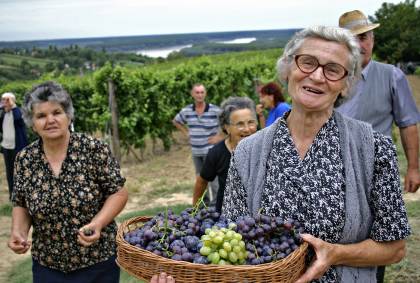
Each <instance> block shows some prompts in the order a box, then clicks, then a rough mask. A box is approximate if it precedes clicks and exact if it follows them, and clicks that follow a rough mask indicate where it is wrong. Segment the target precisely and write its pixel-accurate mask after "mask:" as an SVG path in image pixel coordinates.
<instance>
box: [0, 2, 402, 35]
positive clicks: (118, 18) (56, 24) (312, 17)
mask: <svg viewBox="0 0 420 283" xmlns="http://www.w3.org/2000/svg"><path fill="white" fill-rule="evenodd" d="M383 2H384V1H380V0H370V1H364V0H354V1H337V2H331V1H329V0H318V1H317V2H316V3H314V2H313V1H312V0H300V1H297V2H293V1H278V0H261V1H258V2H256V1H254V0H231V1H221V0H200V1H195V0H176V1H174V0H172V1H169V0H154V1H138V0H90V1H86V0H73V1H71V2H68V1H64V0H18V1H15V0H1V1H0V8H1V9H0V27H1V28H0V39H1V40H2V41H4V42H15V41H39V40H59V39H83V38H103V37H123V36H148V35H170V34H192V33H209V32H228V31H253V30H255V31H258V30H284V29H293V28H296V27H298V28H305V27H308V26H311V25H329V26H337V25H338V18H339V16H340V15H341V14H342V13H344V12H346V11H350V10H355V9H359V10H362V11H363V13H365V14H366V15H367V16H372V15H374V13H375V12H376V11H377V10H378V9H379V8H380V7H381V5H382V3H383ZM385 2H387V3H394V4H396V3H400V2H401V1H385Z"/></svg>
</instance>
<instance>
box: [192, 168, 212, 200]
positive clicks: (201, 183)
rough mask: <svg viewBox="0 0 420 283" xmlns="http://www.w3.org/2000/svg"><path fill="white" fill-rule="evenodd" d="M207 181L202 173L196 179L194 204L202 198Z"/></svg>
mask: <svg viewBox="0 0 420 283" xmlns="http://www.w3.org/2000/svg"><path fill="white" fill-rule="evenodd" d="M208 183H209V182H207V181H206V180H204V179H203V178H202V177H201V176H200V175H198V176H197V178H196V179H195V186H194V194H193V206H194V205H195V204H196V203H197V201H198V200H199V199H200V198H201V196H202V195H203V194H204V192H205V191H206V188H207V184H208Z"/></svg>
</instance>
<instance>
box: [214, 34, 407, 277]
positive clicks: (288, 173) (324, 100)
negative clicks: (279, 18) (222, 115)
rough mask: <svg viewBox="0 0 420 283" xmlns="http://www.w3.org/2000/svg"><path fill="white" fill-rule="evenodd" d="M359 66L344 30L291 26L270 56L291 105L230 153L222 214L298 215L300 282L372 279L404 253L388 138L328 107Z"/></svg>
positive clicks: (402, 214) (403, 224) (402, 216)
mask: <svg viewBox="0 0 420 283" xmlns="http://www.w3.org/2000/svg"><path fill="white" fill-rule="evenodd" d="M360 70H361V67H360V49H359V46H358V43H357V41H356V39H355V38H354V36H353V35H352V34H351V33H350V31H348V30H346V29H342V28H338V27H324V26H319V27H310V28H306V29H303V30H301V31H299V32H298V33H296V34H295V35H294V36H293V37H292V39H291V40H290V41H289V42H288V43H287V45H286V47H285V48H284V52H283V54H282V56H281V58H280V59H279V60H278V63H277V71H278V73H279V79H280V81H281V82H282V83H284V84H285V85H286V84H287V87H288V93H289V95H290V97H291V99H292V108H291V110H290V111H289V112H287V113H286V114H285V115H284V116H283V117H281V118H279V119H277V120H276V121H275V122H274V124H272V125H271V126H270V127H268V128H265V129H262V130H260V131H258V132H256V133H255V134H253V135H251V136H250V137H248V138H246V139H243V140H242V141H241V142H240V143H239V144H238V146H237V147H236V149H235V152H234V154H233V156H232V160H231V164H230V168H229V174H228V178H227V180H226V188H225V198H224V201H223V207H222V214H224V215H225V216H226V217H227V218H228V219H230V220H236V219H237V218H238V217H239V216H243V215H251V216H256V215H257V214H263V215H268V216H276V217H280V218H282V219H283V221H288V220H289V219H293V220H296V221H298V222H299V223H301V224H302V225H303V227H304V230H305V233H303V234H301V237H302V239H303V240H304V241H305V242H307V243H308V244H309V245H310V246H312V248H313V250H314V252H315V256H314V258H313V260H312V261H311V263H310V265H309V266H308V267H307V269H306V271H305V273H304V274H303V275H302V276H301V278H299V279H298V281H297V283H303V282H310V281H312V280H313V281H312V282H343V283H351V282H354V283H356V282H376V266H378V265H384V264H391V263H396V262H399V261H400V260H401V259H402V258H403V257H404V255H405V242H406V240H405V239H406V238H407V237H408V236H409V234H410V226H409V224H408V220H407V213H406V209H405V206H404V200H403V198H402V191H401V187H400V179H399V171H398V161H397V155H396V149H395V146H394V144H393V143H392V140H391V138H390V137H387V136H384V135H382V134H380V133H377V132H374V131H373V130H372V127H371V125H369V124H367V123H364V122H361V121H358V120H354V119H351V118H348V117H346V116H344V115H342V114H340V113H339V112H337V111H335V110H334V107H336V106H338V105H339V104H340V103H342V101H343V100H344V99H345V98H346V97H347V96H346V92H347V90H348V89H349V87H351V85H352V83H353V82H354V81H355V80H356V79H357V78H358V77H359V75H360Z"/></svg>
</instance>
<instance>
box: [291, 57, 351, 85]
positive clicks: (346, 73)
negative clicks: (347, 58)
mask: <svg viewBox="0 0 420 283" xmlns="http://www.w3.org/2000/svg"><path fill="white" fill-rule="evenodd" d="M302 56H308V57H311V58H314V59H315V60H316V62H317V65H316V67H315V68H314V69H313V70H312V71H311V72H307V71H304V70H302V68H301V67H300V66H299V64H298V60H299V58H300V57H302ZM293 57H294V59H295V63H296V66H297V67H298V68H299V70H301V71H302V73H305V74H308V75H309V74H312V73H313V72H315V71H316V70H317V69H318V68H319V67H322V74H323V75H324V77H325V78H326V79H327V80H329V81H331V82H337V81H339V80H342V79H344V78H345V77H346V76H348V74H349V71H347V69H346V68H345V67H344V66H343V65H340V64H338V63H327V64H320V63H319V61H318V59H317V58H316V57H315V56H312V55H309V54H297V55H293ZM328 65H337V66H340V67H341V68H343V70H344V74H343V76H342V77H341V78H339V79H334V80H332V79H330V78H329V77H328V76H327V75H326V74H325V66H328Z"/></svg>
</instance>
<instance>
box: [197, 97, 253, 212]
mask: <svg viewBox="0 0 420 283" xmlns="http://www.w3.org/2000/svg"><path fill="white" fill-rule="evenodd" d="M221 108H222V112H221V113H220V116H219V123H220V127H221V128H222V130H223V132H224V133H225V134H226V139H225V140H223V141H221V142H219V143H217V144H216V145H215V146H214V147H212V148H211V149H210V150H209V152H208V153H207V157H206V159H205V161H204V164H203V168H202V169H201V172H200V175H199V176H197V179H196V182H195V187H194V196H193V205H195V204H196V203H197V201H198V200H199V199H200V197H201V196H202V195H203V193H204V191H205V189H206V187H207V184H208V182H212V181H213V180H214V179H215V178H216V177H218V181H219V190H218V192H217V198H216V210H217V211H219V212H220V211H221V209H222V203H223V196H224V192H225V184H226V178H227V174H228V170H229V165H230V158H231V153H232V151H233V150H234V149H235V147H236V145H237V144H238V142H239V141H240V140H241V139H243V138H244V137H247V136H249V135H252V134H253V133H255V131H256V130H257V119H256V114H255V104H254V101H252V100H251V99H250V98H248V97H229V98H228V99H226V100H225V101H224V102H222V105H221Z"/></svg>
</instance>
